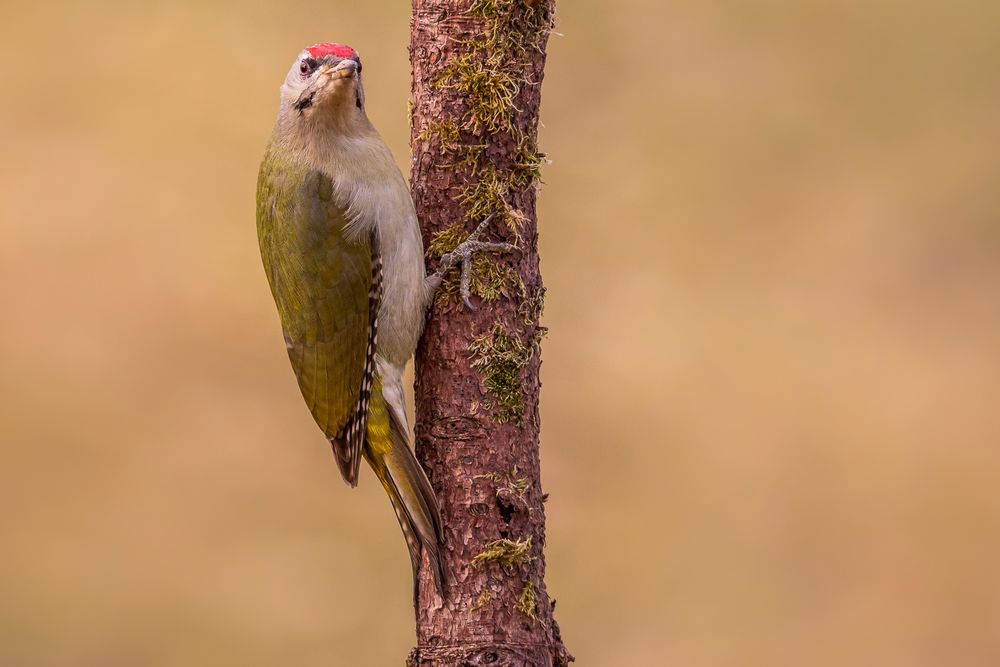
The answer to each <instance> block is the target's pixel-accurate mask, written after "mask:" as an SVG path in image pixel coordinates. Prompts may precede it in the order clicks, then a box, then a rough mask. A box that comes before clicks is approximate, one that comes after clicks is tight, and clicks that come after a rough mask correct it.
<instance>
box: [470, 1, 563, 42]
mask: <svg viewBox="0 0 1000 667" xmlns="http://www.w3.org/2000/svg"><path fill="white" fill-rule="evenodd" d="M467 13H468V14H470V15H472V16H479V17H481V18H483V19H485V26H484V28H485V29H484V31H483V32H484V34H483V36H482V37H481V38H480V39H479V40H478V43H479V44H480V45H481V46H482V48H487V49H489V50H491V51H500V52H507V53H514V54H517V55H520V54H522V53H523V52H524V50H525V48H526V45H527V46H531V47H532V48H535V49H538V48H540V47H541V44H540V37H542V35H543V33H545V32H548V31H549V30H551V29H552V25H553V12H552V6H551V4H550V2H549V0H476V1H475V2H473V3H472V6H471V7H469V11H468V12H467Z"/></svg>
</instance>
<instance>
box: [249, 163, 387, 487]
mask: <svg viewBox="0 0 1000 667" xmlns="http://www.w3.org/2000/svg"><path fill="white" fill-rule="evenodd" d="M346 223H347V218H346V215H345V207H344V206H342V205H341V204H340V203H339V202H338V201H336V197H335V196H334V193H333V188H332V184H331V182H330V179H329V177H327V176H325V175H324V174H322V173H320V172H318V171H315V170H311V169H309V168H307V167H305V166H303V165H301V164H298V163H296V162H294V161H292V160H288V159H287V158H285V157H284V156H283V155H281V153H280V151H278V150H275V149H274V148H269V149H268V151H267V153H266V155H265V157H264V162H263V163H262V164H261V169H260V175H259V178H258V183H257V233H258V239H259V241H260V251H261V257H262V259H263V260H264V270H265V271H266V273H267V278H268V281H269V282H270V284H271V292H272V294H273V295H274V301H275V303H276V304H277V306H278V313H279V315H280V316H281V326H282V329H283V331H284V335H285V342H286V344H287V346H288V357H289V359H290V360H291V362H292V368H293V369H294V370H295V375H296V377H297V378H298V382H299V388H300V389H301V391H302V396H303V397H304V398H305V400H306V403H307V404H308V406H309V410H310V411H311V412H312V415H313V417H314V418H315V420H316V423H317V424H319V426H320V428H321V429H323V432H324V433H325V434H326V435H327V437H328V438H330V440H331V442H332V443H333V446H334V450H335V453H336V454H337V457H338V463H339V464H340V466H341V472H342V473H343V474H344V477H345V479H346V480H347V481H348V483H350V484H356V483H357V469H358V461H360V458H361V456H360V454H361V444H362V443H363V440H364V432H365V423H364V421H365V419H366V414H365V413H366V412H367V390H368V387H369V384H370V380H371V378H370V374H371V373H372V372H373V371H372V369H373V365H374V360H373V354H374V350H373V345H372V344H373V342H374V341H373V340H371V339H372V338H373V335H371V334H373V333H374V332H373V327H374V326H375V325H376V323H375V322H374V318H373V317H372V315H374V313H373V312H370V310H377V308H372V306H371V304H372V294H371V292H372V290H371V287H372V281H373V278H372V276H373V261H372V259H373V257H372V245H373V244H372V239H371V238H370V237H365V238H363V239H361V240H359V241H358V242H353V243H352V242H349V241H348V240H347V239H346V238H345V233H344V232H345V224H346ZM376 253H377V250H376ZM376 259H377V258H376ZM376 264H377V262H376ZM376 280H377V278H376ZM366 373H367V374H368V375H369V377H368V378H367V379H366V377H365V376H366ZM362 399H363V400H362ZM359 413H360V414H359ZM359 422H360V423H359ZM343 440H349V442H340V443H338V441H343ZM338 444H339V445H340V447H341V449H342V450H343V451H338Z"/></svg>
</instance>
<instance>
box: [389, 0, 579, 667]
mask: <svg viewBox="0 0 1000 667" xmlns="http://www.w3.org/2000/svg"><path fill="white" fill-rule="evenodd" d="M553 2H554V0H538V1H535V2H532V1H531V0H487V1H486V2H483V1H482V0H413V17H412V21H411V41H410V60H411V64H412V67H413V87H412V96H413V107H412V131H411V141H412V148H413V153H412V155H413V158H412V171H411V179H410V182H411V186H412V189H413V198H414V201H415V203H416V209H417V215H418V217H419V219H420V222H421V228H422V233H423V237H424V244H425V247H428V248H430V249H431V252H429V255H432V257H430V262H429V263H430V266H429V268H430V269H435V268H437V258H436V257H434V256H433V255H434V254H435V253H434V252H433V250H434V247H435V244H436V243H438V244H439V243H440V239H441V234H442V233H447V230H449V229H455V225H456V223H458V224H460V225H461V228H462V229H464V230H466V232H467V231H470V230H472V229H473V228H475V226H476V223H477V222H478V220H479V219H480V218H481V217H482V216H483V214H486V213H493V214H495V216H494V220H493V221H492V222H491V224H490V226H489V227H488V228H487V230H486V236H487V237H488V238H486V239H484V240H490V241H508V242H516V243H517V244H518V245H519V246H520V248H521V249H522V250H521V252H519V253H506V254H498V255H490V256H489V257H488V258H487V259H486V260H485V261H488V262H490V263H491V264H488V265H480V266H490V267H493V268H495V269H497V270H499V271H501V274H500V275H501V276H506V277H504V278H503V279H502V280H501V282H502V285H501V287H500V290H499V294H494V295H486V294H484V296H485V297H487V298H489V297H490V296H495V297H497V298H492V299H490V300H484V299H482V298H479V297H476V296H473V302H474V303H476V305H477V306H478V308H477V310H475V311H470V310H468V309H466V308H465V307H464V306H463V305H462V303H461V300H460V299H457V298H449V297H448V296H447V292H448V290H447V289H444V290H442V292H444V293H445V294H444V295H442V294H439V297H438V299H437V300H436V303H435V305H434V307H433V309H432V312H431V313H430V315H429V317H428V322H427V326H426V329H425V333H424V337H423V339H422V341H421V344H420V347H419V349H418V351H417V356H416V392H415V394H416V407H417V410H416V425H415V440H416V443H415V444H416V450H417V455H418V457H419V458H420V461H421V463H422V464H423V465H424V468H425V469H426V470H427V471H428V475H429V477H430V479H431V483H432V484H433V486H434V490H435V492H436V493H437V497H438V500H439V502H440V505H441V513H442V517H443V523H444V529H445V545H444V549H443V552H442V557H443V559H444V562H445V564H446V571H447V584H446V592H447V594H446V599H445V600H444V601H443V602H442V600H441V599H440V598H439V597H438V596H437V594H436V592H435V589H434V584H433V581H432V578H431V574H430V572H429V571H428V568H427V562H426V560H425V562H424V565H423V567H422V569H421V572H420V577H419V596H418V605H417V646H416V647H415V648H414V649H413V651H412V652H411V653H410V656H409V660H408V663H407V664H408V665H411V666H413V667H417V666H421V667H423V666H429V665H434V666H451V665H454V666H459V665H461V666H467V665H496V666H507V665H510V666H515V665H516V666H522V665H524V666H527V665H531V666H532V667H534V666H550V665H552V666H560V665H566V664H568V663H569V662H570V661H572V660H573V658H572V656H570V654H569V652H568V651H567V650H566V648H565V646H564V645H563V643H562V640H561V639H560V636H559V628H558V625H557V624H556V622H555V620H554V618H553V609H554V607H555V601H554V600H552V599H551V598H550V597H549V595H548V592H547V589H546V586H545V581H544V574H545V558H544V554H543V546H544V544H545V511H544V507H543V502H544V501H545V496H544V495H543V493H542V488H541V481H540V472H539V418H538V394H539V388H540V381H539V367H540V363H541V362H540V354H539V342H540V340H541V337H542V335H543V334H544V331H545V329H544V327H542V326H541V325H540V324H539V321H538V320H539V317H540V314H541V300H542V297H543V295H544V291H543V288H542V281H541V277H540V275H539V267H538V252H537V223H536V216H535V193H536V189H537V187H536V184H537V181H536V178H535V177H536V176H537V172H536V171H534V170H535V168H537V163H538V161H540V159H541V157H542V156H541V154H540V153H538V151H537V148H536V140H537V128H538V111H539V104H540V99H541V97H540V93H541V81H542V72H543V67H544V63H545V45H546V41H547V37H548V31H549V28H550V27H551V18H552V12H553V9H554V7H553V4H552V3H553ZM463 58H464V59H465V60H462V59H463ZM456 63H464V64H463V65H462V66H461V67H459V66H458V65H456ZM466 66H468V67H466ZM483 77H485V84H483V85H485V87H486V88H485V89H484V88H483V86H482V85H480V84H481V83H482V81H481V79H482V78H483ZM510 81H513V85H508V84H509V82H510ZM477 82H479V83H477ZM484 90H485V92H484ZM494 93H495V94H494ZM506 93H510V94H509V95H507V96H506V97H505V95H506ZM494 112H495V113H494ZM525 155H528V157H527V158H526V157H525ZM525 164H527V165H528V166H527V167H526V166H525ZM531 172H533V173H534V175H532V173H531ZM498 183H499V185H497V184H498ZM479 186H483V187H479ZM477 188H478V189H477ZM490 193H493V194H492V195H491V194H490ZM479 261H484V260H477V262H479ZM505 267H506V268H505ZM503 272H506V273H503ZM455 273H457V272H455ZM449 280H450V281H452V287H454V282H455V280H456V277H455V276H454V275H453V276H452V277H450V278H449ZM521 283H523V284H521ZM481 291H485V290H481ZM452 295H454V290H452Z"/></svg>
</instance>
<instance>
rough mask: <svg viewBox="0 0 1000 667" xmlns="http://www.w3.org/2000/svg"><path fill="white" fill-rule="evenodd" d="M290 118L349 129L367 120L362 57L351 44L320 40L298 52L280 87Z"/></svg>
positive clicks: (283, 109)
mask: <svg viewBox="0 0 1000 667" xmlns="http://www.w3.org/2000/svg"><path fill="white" fill-rule="evenodd" d="M281 100H282V112H283V114H284V115H286V116H287V117H290V118H288V119H289V120H292V121H295V122H301V123H309V124H311V123H321V124H330V125H332V126H340V127H343V128H349V127H350V126H351V125H353V124H355V123H358V122H362V121H367V119H366V117H365V110H364V105H365V101H364V91H363V89H362V86H361V58H360V57H358V53H357V51H355V50H354V49H353V48H351V47H350V46H345V45H343V44H334V43H331V42H321V43H319V44H313V45H312V46H310V47H307V48H305V49H303V50H302V52H301V53H299V55H298V57H297V58H296V59H295V62H294V63H293V64H292V68H291V69H290V70H289V71H288V76H286V77H285V83H284V85H283V86H282V87H281Z"/></svg>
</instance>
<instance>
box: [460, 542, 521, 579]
mask: <svg viewBox="0 0 1000 667" xmlns="http://www.w3.org/2000/svg"><path fill="white" fill-rule="evenodd" d="M533 560H535V557H534V556H532V555H531V538H530V537H529V538H527V539H525V540H508V539H506V538H505V539H502V540H493V541H492V542H490V543H489V544H487V545H486V546H485V547H483V550H482V551H480V552H479V553H478V554H476V556H475V557H474V558H473V559H472V562H471V563H470V565H471V566H472V567H474V568H476V567H479V566H480V565H482V564H484V563H497V564H499V565H500V567H502V568H503V569H504V570H507V571H508V572H509V571H511V570H512V569H513V568H514V566H516V565H521V564H522V563H528V562H531V561H533Z"/></svg>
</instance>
